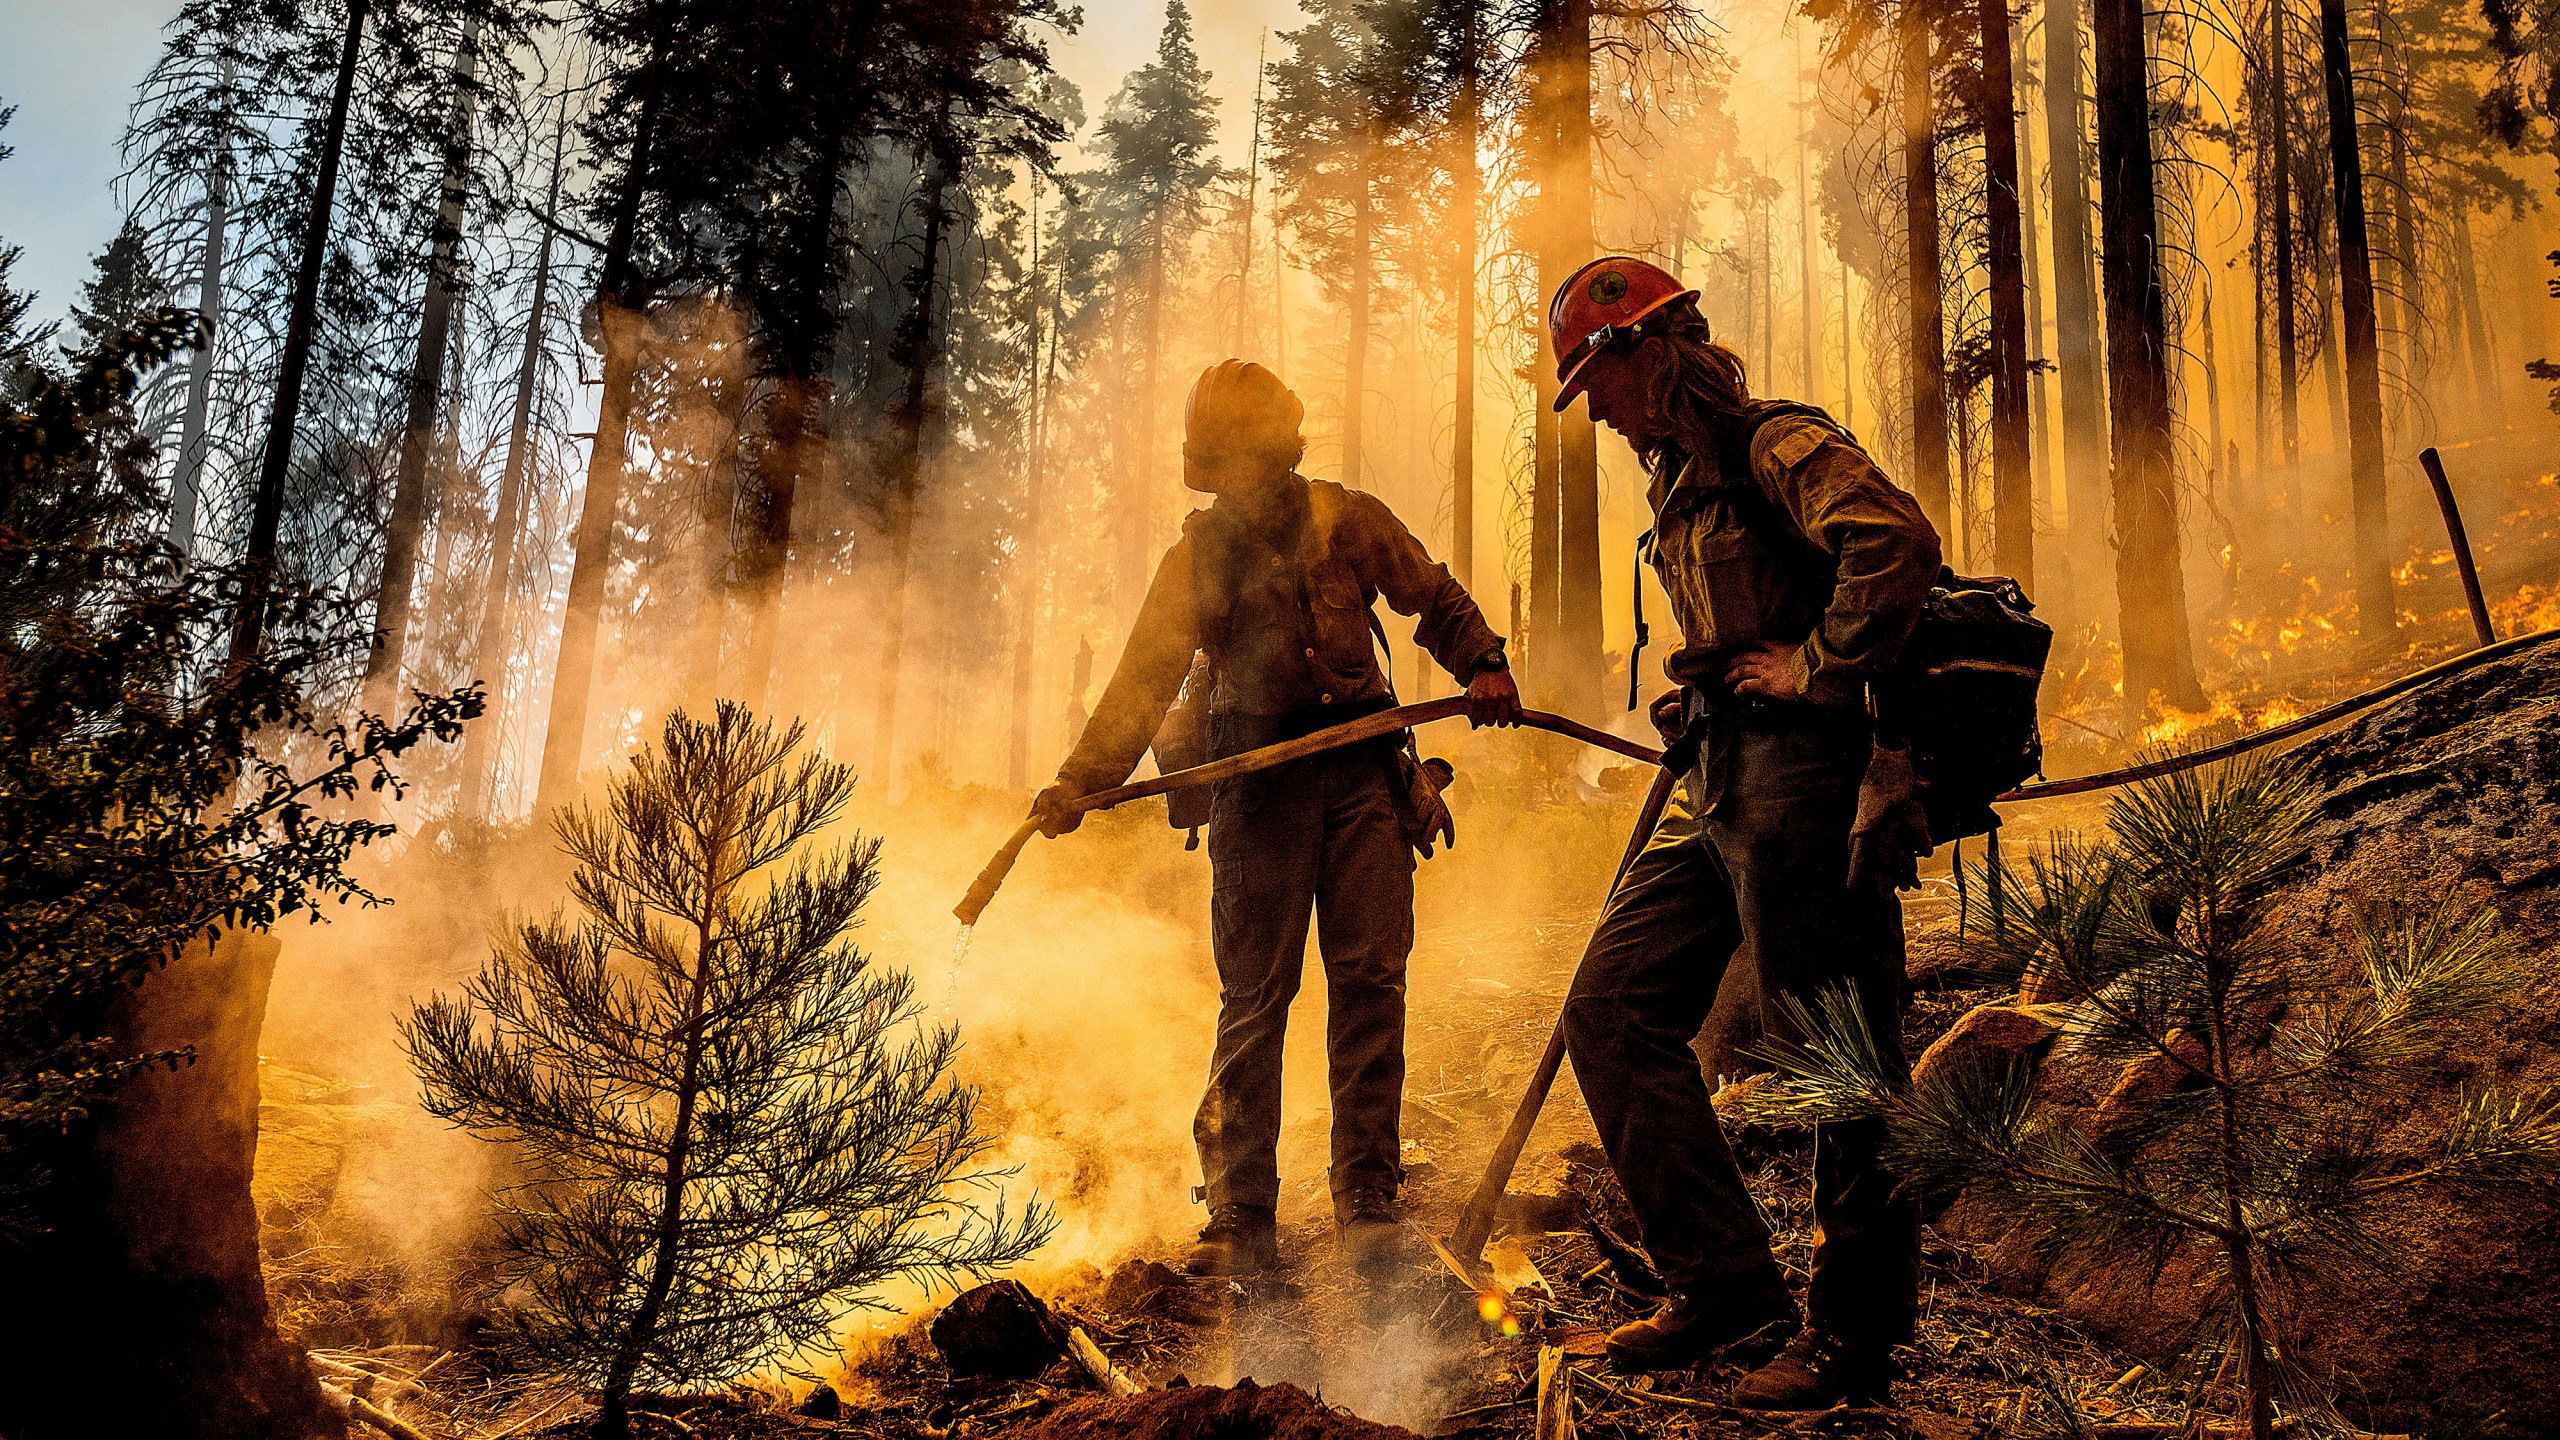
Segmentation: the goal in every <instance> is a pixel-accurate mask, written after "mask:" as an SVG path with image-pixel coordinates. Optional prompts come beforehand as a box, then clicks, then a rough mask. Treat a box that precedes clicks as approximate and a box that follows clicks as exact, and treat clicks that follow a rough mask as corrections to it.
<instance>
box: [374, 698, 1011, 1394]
mask: <svg viewBox="0 0 2560 1440" xmlns="http://www.w3.org/2000/svg"><path fill="white" fill-rule="evenodd" d="M802 739H803V731H802V728H801V727H800V726H798V725H796V724H795V725H794V726H792V727H791V728H790V729H789V730H788V731H787V732H783V733H779V734H777V733H776V732H775V730H774V728H773V727H772V726H771V725H770V724H767V723H764V722H761V721H758V720H757V719H755V718H754V717H753V716H752V715H750V714H749V713H748V712H747V711H746V710H745V709H744V708H743V707H741V706H738V705H734V704H729V703H723V704H722V705H721V706H720V707H719V711H718V714H717V716H716V718H714V719H713V721H712V722H711V723H709V724H703V723H700V722H697V721H694V720H692V719H689V718H687V717H686V716H685V715H684V714H683V713H682V712H678V713H676V714H675V715H673V716H670V717H669V718H668V720H667V722H666V727H665V732H664V736H663V738H662V740H661V742H660V744H659V747H658V748H657V749H656V750H655V751H654V752H650V753H645V754H642V755H640V756H638V757H636V758H635V760H634V762H633V765H632V768H631V770H630V771H629V772H628V773H626V774H624V775H623V776H621V777H620V778H618V779H617V780H616V781H615V782H614V783H613V785H612V789H611V794H610V797H609V800H608V810H607V813H606V814H605V815H603V816H599V815H597V814H595V813H593V812H591V811H586V810H583V809H582V810H580V811H577V812H573V813H570V814H568V815H566V816H565V817H564V818H563V819H562V820H561V821H560V822H559V830H560V835H561V840H562V844H563V846H564V848H565V849H566V851H567V853H568V854H569V855H570V856H572V857H573V858H574V859H575V860H576V861H577V870H576V871H575V873H574V875H573V877H572V879H571V881H570V893H571V895H572V897H573V898H574V899H575V900H576V902H577V905H578V908H579V911H580V912H581V913H580V914H579V915H578V916H576V917H575V918H574V919H573V918H570V917H568V916H565V915H558V914H555V915H554V916H553V917H552V918H550V919H549V920H546V921H541V922H537V923H528V924H525V925H523V926H521V927H519V928H518V929H517V931H516V932H515V933H514V934H513V935H512V936H511V937H509V938H508V939H507V940H506V941H504V942H503V943H502V944H501V945H500V946H499V947H498V948H497V950H496V952H495V953H494V955H493V957H492V959H491V961H490V963H489V965H488V966H487V967H486V968H484V969H483V970H482V971H481V972H480V974H479V975H478V976H477V977H475V978H474V979H473V980H472V981H470V982H469V984H468V985H467V986H466V990H465V994H464V995H463V996H462V997H459V998H456V997H448V996H439V997H437V998H435V999H433V1000H431V1001H429V1002H428V1003H426V1004H424V1005H421V1006H419V1007H418V1008H417V1010H416V1011H415V1012H414V1013H413V1014H412V1016H411V1018H410V1020H409V1021H408V1023H407V1025H406V1027H405V1036H404V1039H405V1041H406V1043H407V1046H408V1049H409V1053H410V1055H411V1057H412V1058H413V1060H414V1062H415V1064H416V1066H417V1069H418V1073H419V1075H420V1077H421V1079H422V1080H423V1081H424V1084H425V1089H426V1106H427V1108H428V1109H429V1110H430V1111H432V1112H433V1113H435V1114H437V1115H439V1116H441V1117H444V1118H446V1119H449V1120H452V1121H454V1122H456V1123H458V1124H460V1125H462V1126H465V1127H467V1128H470V1129H473V1130H478V1131H482V1132H485V1133H488V1134H490V1135H493V1136H497V1137H502V1138H508V1139H512V1140H514V1141H515V1142H516V1143H517V1145H518V1147H519V1150H520V1153H521V1156H522V1160H523V1163H524V1165H525V1167H526V1169H527V1170H528V1171H529V1172H530V1178H529V1179H528V1180H527V1181H526V1182H525V1183H523V1184H521V1185H518V1186H516V1187H514V1188H512V1189H511V1190H509V1191H507V1192H506V1193H505V1197H504V1199H503V1201H502V1214H503V1241H504V1244H505V1246H506V1249H507V1252H508V1254H509V1256H510V1267H509V1278H510V1280H511V1281H513V1282H514V1283H515V1285H516V1286H518V1287H519V1289H520V1293H521V1294H523V1295H524V1296H526V1297H528V1303H526V1304H525V1305H524V1306H522V1307H520V1308H519V1309H518V1310H516V1311H515V1312H514V1313H513V1314H512V1316H511V1318H510V1321H509V1338H510V1339H511V1340H512V1341H513V1342H514V1344H515V1346H516V1348H517V1350H518V1352H519V1354H520V1355H521V1356H522V1357H523V1358H525V1359H527V1360H529V1361H531V1362H533V1363H535V1364H537V1365H539V1366H541V1367H543V1368H545V1369H549V1370H552V1371H554V1372H556V1373H561V1374H565V1375H569V1376H573V1377H577V1378H580V1379H582V1380H584V1381H586V1382H588V1383H591V1384H595V1385H597V1386H599V1387H600V1388H601V1390H602V1397H601V1403H602V1415H601V1417H600V1419H599V1422H598V1425H597V1430H596V1433H597V1434H598V1435H600V1436H605V1437H613V1440H618V1437H621V1436H623V1435H626V1434H627V1433H628V1432H629V1418H628V1416H629V1398H630V1393H631V1391H632V1389H633V1387H634V1385H635V1384H636V1383H640V1382H648V1383H651V1384H655V1385H662V1386H668V1385H701V1384H707V1383H717V1382H721V1381H726V1380H730V1379H733V1378H735V1377H737V1376H739V1375H740V1374H742V1373H745V1372H747V1371H750V1370H753V1369H755V1368H757V1367H759V1366H762V1365H766V1364H770V1363H773V1362H775V1361H777V1360H783V1359H787V1358H788V1357H789V1356H791V1355H792V1354H793V1353H795V1352H796V1351H798V1350H799V1349H801V1348H802V1347H804V1346H806V1345H808V1344H810V1343H812V1342H814V1341H818V1340H821V1339H823V1338H824V1337H825V1336H826V1335H827V1333H828V1331H829V1329H830V1328H831V1327H832V1326H834V1325H835V1324H837V1323H838V1322H839V1321H840V1320H841V1319H842V1318H843V1317H844V1316H845V1315H846V1314H848V1313H850V1312H852V1311H854V1310H856V1309H859V1308H863V1307H866V1306H870V1305H874V1304H877V1303H878V1301H877V1300H876V1299H875V1298H874V1292H875V1290H876V1288H877V1287H878V1286H879V1285H881V1284H882V1283H883V1282H885V1281H888V1280H891V1279H894V1278H899V1277H907V1278H912V1279H920V1280H923V1281H925V1282H927V1283H932V1282H934V1281H937V1280H941V1279H944V1278H947V1277H949V1276H950V1275H952V1274H953V1273H955V1272H958V1273H965V1274H973V1275H974V1274H978V1273H982V1272H984V1271H987V1270H989V1269H992V1268H995V1267H999V1266H1003V1265H1006V1264H1009V1263H1011V1262H1013V1261H1015V1260H1018V1259H1020V1258H1022V1257H1023V1256H1025V1255H1027V1254H1029V1253H1030V1252H1031V1251H1032V1250H1034V1249H1036V1248H1037V1247H1038V1246H1039V1245H1040V1244H1041V1243H1042V1242H1043V1241H1045V1240H1046V1239H1047V1238H1048V1236H1049V1234H1050V1232H1051V1230H1052V1228H1053V1225H1054V1221H1053V1219H1052V1217H1051V1215H1050V1213H1049V1212H1048V1210H1047V1209H1046V1208H1045V1207H1044V1206H1042V1205H1040V1204H1039V1203H1038V1202H1037V1201H1034V1202H1032V1203H1031V1204H1028V1205H1026V1206H1024V1207H1023V1208H1021V1209H1020V1210H1019V1211H1017V1212H1014V1213H1011V1214H1008V1212H1007V1210H1006V1207H1005V1202H1004V1198H1003V1196H1002V1194H1001V1192H1000V1191H999V1192H998V1193H997V1194H996V1195H995V1197H994V1200H993V1203H992V1205H991V1206H986V1207H982V1206H981V1205H979V1204H976V1203H973V1197H971V1195H970V1194H969V1193H968V1192H970V1191H972V1190H975V1189H984V1188H987V1187H990V1186H991V1185H992V1184H993V1182H994V1181H995V1180H996V1179H997V1178H998V1176H997V1174H996V1173H995V1172H991V1171H989V1170H988V1169H986V1168H985V1167H984V1166H983V1165H982V1164H981V1163H980V1162H981V1159H982V1157H983V1156H984V1154H985V1150H986V1140H985V1137H984V1136H983V1135H982V1134H981V1133H980V1131H979V1130H978V1128H977V1125H976V1123H975V1100H976V1096H975V1093H974V1092H973V1091H971V1090H969V1089H967V1088H964V1087H962V1086H959V1085H957V1084H954V1083H953V1082H952V1081H951V1079H950V1078H949V1072H950V1069H951V1064H952V1060H953V1057H954V1054H955V1052H956V1051H957V1049H958V1046H959V1037H958V1033H957V1032H956V1031H955V1030H953V1029H951V1028H949V1027H943V1028H939V1029H933V1030H922V1029H917V1028H914V1027H912V1026H911V1025H910V1024H909V1022H910V1021H911V1020H912V1019H913V1018H914V1016H915V1014H916V1006H915V1005H914V1003H913V999H912V996H913V990H912V986H911V985H910V983H909V981H908V978H907V976H906V975H905V974H903V973H900V972H896V971H887V970H883V969H880V968H879V967H877V966H875V965H873V964H872V963H871V962H870V961H869V960H868V959H867V958H866V957H865V956H864V955H863V954H862V953H861V952H860V951H859V950H858V949H856V948H855V947H854V946H853V945H852V944H851V943H850V942H849V941H848V940H847V939H846V938H845V932H846V930H847V929H848V928H849V927H850V926H851V925H852V924H853V923H854V920H855V916H856V913H857V912H858V911H859V910H860V908H861V906H862V904H863V902H864V900H865V898H866V897H868V896H869V894H870V893H871V888H872V885H873V883H874V880H875V875H876V869H875V867H876V864H877V860H878V856H879V843H878V842H877V841H870V840H856V841H854V842H851V843H849V844H843V845H838V846H836V847H834V848H832V849H829V850H826V851H823V852H821V853H815V854H812V853H808V848H807V847H809V846H810V844H811V842H812V841H813V840H814V839H815V837H816V836H817V833H818V832H819V831H820V830H821V829H823V828H824V827H825V826H826V825H828V824H829V823H830V822H831V821H832V820H834V819H835V818H836V816H837V815H838V814H839V813H840V812H841V811H842V809H843V807H844V805H845V802H846V800H847V798H848V797H849V795H850V794H851V792H852V789H853V784H854V780H853V774H852V771H851V769H850V768H849V767H847V766H844V765H839V764H836V763H833V762H831V761H828V760H825V759H822V758H818V757H815V756H800V757H795V755H794V752H795V751H796V750H798V749H799V747H800V744H801V741H802Z"/></svg>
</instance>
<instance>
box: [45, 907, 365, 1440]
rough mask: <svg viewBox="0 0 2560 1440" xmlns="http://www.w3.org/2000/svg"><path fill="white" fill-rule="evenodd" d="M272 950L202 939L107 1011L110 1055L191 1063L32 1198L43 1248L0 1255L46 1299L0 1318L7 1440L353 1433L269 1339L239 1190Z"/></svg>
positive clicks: (155, 1084) (253, 1212) (107, 1109)
mask: <svg viewBox="0 0 2560 1440" xmlns="http://www.w3.org/2000/svg"><path fill="white" fill-rule="evenodd" d="M277 948H278V947H277V944H276V941H275V940H274V939H273V938H272V937H270V936H267V935H264V934H260V933H256V932H253V931H248V930H234V931H232V932H230V933H229V934H226V935H225V936H224V937H223V938H222V939H221V940H220V941H219V942H218V943H214V944H211V945H208V944H207V943H205V942H204V941H202V940H198V941H196V942H194V943H192V944H190V945H188V946H187V947H186V948H185V949H184V950H183V951H181V952H180V953H179V954H178V955H177V956H175V957H174V958H173V959H171V960H170V962H169V963H168V964H167V965H166V966H163V967H162V968H160V969H158V970H156V971H153V972H152V973H151V974H150V976H149V977H148V978H146V979H144V980H143V981H142V982H141V983H140V984H139V985H137V986H134V987H133V988H131V989H129V990H126V991H124V992H122V993H121V994H120V995H118V997H117V998H116V999H115V1000H114V1001H113V1003H112V1009H111V1012H110V1015H109V1018H108V1025H107V1027H106V1033H107V1036H108V1044H109V1046H110V1047H111V1050H112V1052H113V1054H115V1055H116V1056H119V1057H128V1056H136V1055H147V1054H153V1053H158V1052H164V1051H172V1050H182V1049H191V1050H192V1051H193V1058H192V1060H191V1061H190V1062H189V1063H186V1064H181V1065H176V1066H168V1067H162V1066H153V1067H151V1068H148V1069H145V1070H143V1071H140V1072H138V1073H137V1074H135V1075H134V1076H133V1077H132V1078H130V1079H128V1080H126V1081H125V1082H124V1083H123V1084H122V1085H120V1086H119V1087H118V1088H117V1090H116V1092H115V1094H114V1096H113V1097H112V1099H111V1100H110V1101H109V1102H108V1103H107V1104H105V1105H104V1106H102V1107H101V1108H100V1110H99V1113H98V1115H97V1117H96V1119H95V1122H94V1124H93V1126H92V1127H91V1128H90V1130H89V1132H88V1133H87V1134H85V1135H84V1136H82V1137H80V1139H79V1141H78V1142H77V1145H76V1148H75V1149H74V1150H73V1152H72V1153H71V1154H70V1155H69V1156H67V1157H66V1158H65V1160H64V1161H63V1163H62V1164H61V1165H60V1166H59V1168H58V1169H57V1171H56V1174H55V1176H54V1179H53V1183H52V1184H51V1186H50V1187H49V1193H48V1194H46V1195H44V1196H43V1197H41V1200H40V1203H41V1205H42V1207H43V1208H42V1211H41V1212H40V1213H41V1214H42V1218H43V1219H44V1221H45V1222H46V1224H47V1226H48V1230H49V1233H47V1234H46V1235H45V1236H43V1237H42V1238H41V1239H40V1240H39V1241H38V1242H37V1243H35V1244H34V1245H30V1246H28V1247H27V1248H26V1249H24V1250H23V1251H21V1252H19V1253H17V1254H13V1255H7V1256H0V1264H6V1265H8V1266H9V1273H10V1279H11V1282H12V1284H13V1285H15V1286H19V1287H21V1288H20V1289H19V1291H18V1293H19V1294H20V1295H21V1296H22V1297H26V1298H28V1299H29V1300H32V1298H33V1297H35V1296H39V1295H41V1296H43V1297H44V1302H43V1303H42V1304H35V1303H21V1304H13V1305H11V1306H9V1307H8V1314H7V1317H6V1319H5V1320H0V1429H5V1430H6V1432H7V1433H8V1434H9V1435H10V1436H11V1437H13V1440H87V1437H90V1436H95V1435H99V1434H104V1433H110V1432H112V1433H115V1434H125V1435H171V1436H178V1435H183V1436H187V1437H190V1440H194V1437H202V1440H299V1437H307V1436H322V1435H342V1434H344V1433H345V1426H344V1424H343V1422H341V1421H338V1420H337V1419H335V1418H334V1417H332V1416H331V1415H330V1414H329V1413H328V1411H327V1410H326V1409H325V1407H324V1404H323V1401H322V1399H321V1396H320V1389H319V1386H318V1385H317V1383H315V1381H314V1380H313V1378H312V1374H311V1367H310V1362H309V1361H307V1360H305V1359H304V1358H303V1357H302V1355H301V1354H300V1353H298V1352H297V1351H296V1350H295V1349H294V1348H293V1347H292V1346H290V1345H288V1344H286V1343H285V1342H284V1341H283V1340H282V1339H281V1338H279V1337H278V1336H277V1334H276V1331H275V1324H274V1320H273V1317H272V1316H271V1314H270V1312H269V1310H268V1306H267V1291H266V1280H265V1277H264V1275H263V1274H262V1273H261V1271H260V1269H259V1250H258V1212H257V1207H256V1205H255V1204H254V1203H253V1201H252V1200H251V1198H250V1194H249V1180H250V1174H251V1171H252V1169H253V1167H254V1162H255V1159H256V1156H257V1148H258V1036H259V1033H260V1031H261V1030H262V1029H263V1028H264V1025H265V1019H266V1008H267V986H268V981H269V980H270V978H271V977H272V976H273V975H274V973H275V962H276V951H277ZM105 1411H111V1412H112V1415H113V1421H112V1423H111V1424H105V1425H102V1424H101V1422H100V1415H101V1413H102V1412H105Z"/></svg>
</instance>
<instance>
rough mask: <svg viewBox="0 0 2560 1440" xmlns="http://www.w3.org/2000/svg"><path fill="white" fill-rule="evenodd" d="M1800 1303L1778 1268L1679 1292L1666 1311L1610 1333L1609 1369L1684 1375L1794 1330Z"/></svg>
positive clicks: (1675, 1294) (1666, 1303)
mask: <svg viewBox="0 0 2560 1440" xmlns="http://www.w3.org/2000/svg"><path fill="white" fill-rule="evenodd" d="M1796 1324H1797V1320H1796V1302H1795V1300H1794V1298H1793V1297H1791V1296H1789V1295H1788V1294H1787V1282H1786V1277H1785V1276H1784V1275H1783V1274H1781V1273H1780V1272H1779V1271H1778V1269H1777V1267H1775V1266H1771V1267H1770V1268H1769V1269H1767V1270H1765V1271H1758V1272H1754V1273H1752V1274H1750V1275H1746V1276H1737V1277H1735V1279H1733V1280H1730V1281H1725V1282H1721V1283H1718V1284H1717V1285H1715V1286H1714V1288H1712V1289H1709V1288H1707V1287H1704V1286H1699V1287H1695V1288H1692V1289H1687V1290H1680V1291H1675V1292H1674V1293H1673V1294H1672V1296H1671V1298H1670V1299H1669V1300H1666V1301H1664V1302H1663V1304H1662V1308H1661V1309H1659V1310H1656V1311H1654V1312H1653V1313H1652V1314H1651V1315H1648V1316H1646V1317H1645V1318H1644V1319H1642V1320H1637V1321H1633V1322H1630V1323H1628V1324H1625V1325H1621V1326H1619V1327H1618V1328H1617V1329H1615V1330H1612V1331H1610V1332H1609V1364H1610V1367H1611V1368H1613V1369H1615V1370H1617V1371H1618V1372H1619V1373H1620V1374H1625V1375H1632V1374H1637V1373H1640V1372H1642V1371H1646V1370H1686V1369H1688V1368H1690V1367H1691V1366H1694V1365H1699V1364H1702V1363H1704V1362H1705V1361H1706V1360H1707V1359H1708V1358H1710V1357H1711V1356H1713V1355H1714V1354H1715V1353H1716V1352H1717V1351H1719V1350H1722V1349H1723V1348H1725V1347H1726V1346H1728V1345H1731V1344H1734V1343H1736V1342H1738V1341H1742V1340H1747V1339H1750V1338H1751V1337H1752V1336H1754V1335H1757V1334H1759V1333H1761V1332H1762V1331H1764V1330H1775V1331H1776V1332H1777V1333H1779V1334H1784V1333H1786V1332H1787V1331H1791V1330H1794V1329H1795V1328H1796Z"/></svg>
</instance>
